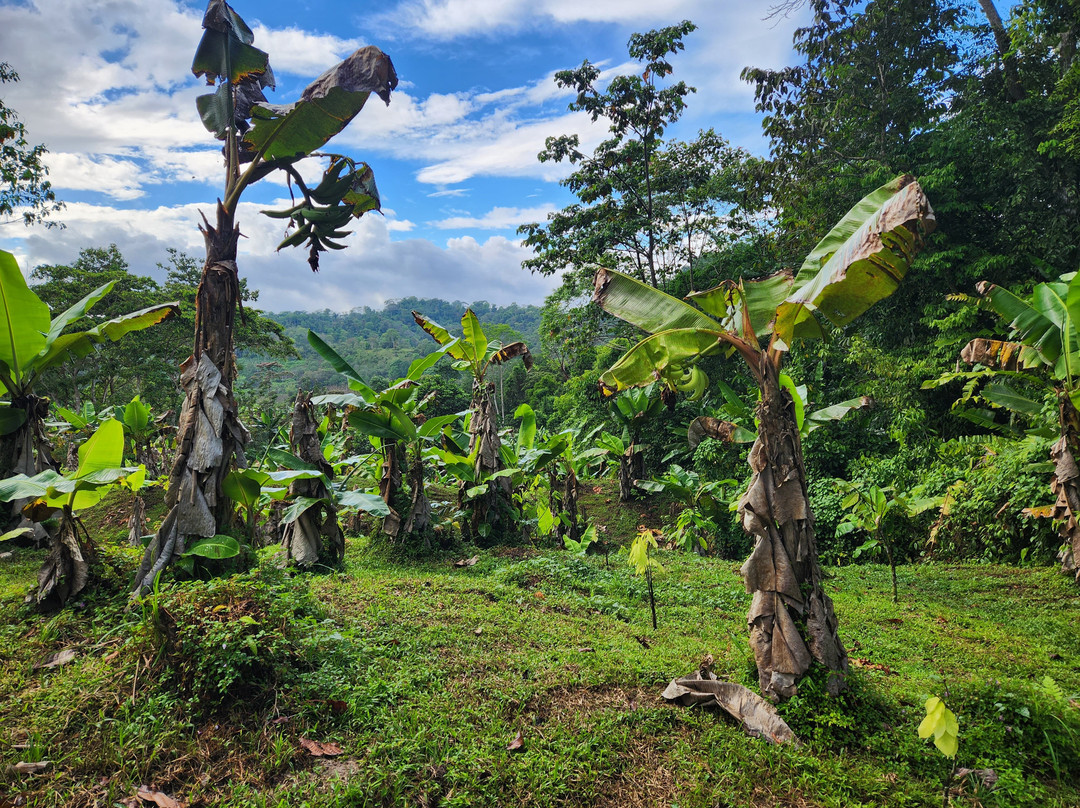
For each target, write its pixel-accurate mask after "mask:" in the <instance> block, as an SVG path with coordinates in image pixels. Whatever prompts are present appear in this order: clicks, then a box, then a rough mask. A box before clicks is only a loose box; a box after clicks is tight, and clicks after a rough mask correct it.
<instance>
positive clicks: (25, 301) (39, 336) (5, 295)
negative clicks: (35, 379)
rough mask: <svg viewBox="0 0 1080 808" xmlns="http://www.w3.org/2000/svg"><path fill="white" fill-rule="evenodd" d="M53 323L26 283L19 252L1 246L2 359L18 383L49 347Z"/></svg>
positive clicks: (0, 343) (0, 333)
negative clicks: (39, 355)
mask: <svg viewBox="0 0 1080 808" xmlns="http://www.w3.org/2000/svg"><path fill="white" fill-rule="evenodd" d="M50 323H51V317H50V314H49V307H48V306H47V305H45V303H44V302H43V301H42V300H41V298H39V297H38V296H37V295H36V294H34V292H33V291H32V290H31V289H30V287H29V286H27V285H26V278H24V277H23V274H22V270H20V269H19V265H18V263H17V262H16V261H15V256H13V255H12V254H11V253H9V252H5V251H4V250H0V362H3V363H4V365H5V366H6V367H7V368H8V369H9V370H10V373H11V377H12V381H14V382H15V383H16V384H19V383H20V382H21V381H22V379H23V377H24V376H25V375H26V373H27V365H29V364H30V363H31V362H32V361H33V358H34V357H35V356H36V355H37V354H38V353H40V352H41V351H42V349H44V348H45V345H46V337H45V335H46V333H48V331H49V326H50ZM9 392H14V391H9Z"/></svg>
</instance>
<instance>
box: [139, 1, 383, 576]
mask: <svg viewBox="0 0 1080 808" xmlns="http://www.w3.org/2000/svg"><path fill="white" fill-rule="evenodd" d="M202 25H203V36H202V39H201V41H200V42H199V45H198V48H197V49H196V52H195V58H194V60H193V61H192V65H191V71H192V73H194V74H195V75H196V76H199V77H202V78H205V79H206V82H207V84H208V85H210V86H216V89H215V90H214V91H213V92H212V93H208V94H205V95H201V96H199V97H198V98H197V99H196V100H195V103H196V107H197V108H198V112H199V116H200V118H201V119H202V122H203V124H204V126H205V127H206V128H207V130H208V131H209V132H210V133H211V134H213V136H214V137H215V138H217V139H218V140H221V141H223V142H224V148H223V152H224V156H225V161H224V163H225V173H224V189H223V193H222V194H221V196H220V197H219V201H218V204H217V209H216V221H215V223H214V224H211V223H210V220H209V219H207V218H206V216H205V215H204V216H203V225H202V227H201V230H202V233H203V237H204V240H205V242H206V262H205V263H204V265H203V272H202V278H201V281H200V283H199V288H198V294H197V295H196V298H195V339H194V346H193V349H192V355H191V357H190V358H189V359H188V360H186V361H185V362H184V363H183V364H182V365H181V377H180V379H181V384H182V385H183V388H184V392H185V398H184V406H183V409H182V411H181V414H180V421H179V426H178V429H177V436H176V445H177V453H176V455H175V457H174V459H173V466H172V472H171V474H170V482H169V488H168V495H167V498H166V506H167V507H168V509H169V513H170V514H171V515H172V516H173V517H174V518H170V519H166V520H165V521H164V522H163V523H162V528H163V529H165V528H167V532H163V531H162V530H159V531H158V533H157V535H156V536H155V537H154V539H153V540H152V541H151V542H150V544H149V545H148V546H147V548H146V553H145V555H144V557H143V561H142V564H141V566H140V573H141V574H140V575H139V576H138V577H137V580H138V581H139V582H140V583H139V584H138V585H139V586H140V587H149V585H150V583H152V581H153V578H152V577H151V576H150V571H151V570H152V569H154V568H156V567H158V566H159V564H158V562H159V560H160V559H162V558H164V559H165V560H164V563H165V564H166V565H168V564H169V563H171V561H172V560H173V559H174V558H175V557H177V553H176V549H177V547H179V546H182V545H183V543H184V541H185V539H184V537H185V536H212V535H215V534H217V533H218V532H219V531H220V529H221V528H222V527H223V526H224V525H225V524H226V523H227V520H228V519H229V517H230V514H231V512H232V505H231V504H230V503H229V501H228V497H227V496H226V495H225V493H224V491H223V490H222V480H223V479H224V478H225V476H226V474H227V473H228V472H229V467H230V465H231V463H232V461H233V458H234V457H236V458H237V459H238V461H239V463H240V465H243V455H244V445H245V444H246V442H247V439H248V433H247V430H246V429H245V428H244V426H243V424H242V423H241V422H240V417H239V411H238V409H237V404H236V400H235V398H234V397H233V384H232V380H233V379H234V378H235V377H236V357H235V355H234V351H233V333H234V321H235V318H236V310H237V306H238V303H239V291H240V276H239V270H238V268H237V264H236V258H237V240H238V238H239V236H240V228H239V226H238V225H237V223H236V210H237V206H238V205H239V203H240V199H241V197H242V195H243V194H244V192H245V191H246V190H247V189H248V188H250V187H251V186H253V185H255V184H256V183H257V182H259V181H260V180H262V179H263V178H264V177H267V176H269V175H270V174H273V173H275V172H280V175H283V177H282V178H283V179H284V180H285V181H286V182H287V183H288V185H289V188H290V192H291V193H293V200H294V204H292V205H290V206H289V207H288V208H285V209H284V210H280V211H266V212H267V213H269V215H271V216H276V217H278V218H281V219H283V220H287V221H288V222H289V228H295V230H293V231H292V232H291V233H289V232H287V233H286V236H285V238H284V240H283V241H282V242H281V244H280V245H278V249H284V248H286V247H301V246H303V247H307V248H308V264H309V265H310V266H311V269H312V270H318V268H319V256H320V254H321V253H323V252H325V251H326V250H328V249H341V248H343V246H344V245H343V244H341V241H340V239H341V238H343V237H344V236H345V235H347V231H346V230H344V229H343V228H344V226H345V225H346V224H347V223H348V222H351V221H352V220H354V219H357V218H359V217H360V216H362V215H364V214H365V213H367V212H369V211H372V210H379V207H380V203H379V195H378V191H377V189H376V187H375V182H374V179H373V177H372V173H371V169H370V168H369V167H368V166H367V165H366V164H364V163H361V162H357V161H355V160H353V159H352V158H351V157H347V156H345V155H340V154H323V156H324V157H325V158H326V159H328V160H329V163H328V166H327V168H326V169H325V170H324V171H323V173H322V176H321V177H320V179H319V181H318V182H311V183H310V184H309V183H308V182H307V180H306V179H305V178H304V176H303V174H302V173H301V171H300V164H301V162H302V161H304V160H306V159H307V158H308V157H311V156H315V155H316V152H318V151H319V150H320V149H322V148H323V146H325V145H326V143H327V142H328V141H329V140H330V139H331V138H333V137H334V136H336V135H337V134H339V133H340V132H341V131H342V130H343V129H345V127H346V126H348V125H349V123H350V122H351V121H352V120H353V118H355V117H356V115H357V114H358V113H359V112H360V110H361V109H363V107H364V105H365V104H366V103H367V100H368V98H369V97H370V96H371V94H372V93H375V94H376V95H378V96H379V97H380V98H382V99H383V101H385V102H386V103H387V104H389V103H390V93H391V91H392V90H393V89H394V88H395V87H396V86H397V82H398V80H397V74H396V72H395V71H394V65H393V63H392V62H391V61H390V58H389V57H388V56H387V55H386V54H384V53H383V52H382V51H381V50H379V49H378V48H376V47H374V46H370V45H369V46H366V47H363V48H360V49H359V50H357V51H355V52H354V53H353V54H351V55H350V56H349V57H347V58H346V59H345V60H343V61H342V62H340V63H338V64H337V65H335V66H333V67H331V68H330V69H329V70H327V71H326V72H325V73H323V74H322V75H321V76H319V78H317V79H316V80H315V81H313V82H312V83H311V84H309V85H308V86H307V87H306V88H305V89H304V91H303V92H302V93H301V94H300V97H299V98H298V99H297V100H296V101H294V102H293V103H291V104H270V103H268V102H267V99H266V96H265V95H264V93H263V91H264V90H267V89H273V88H274V86H275V80H274V73H273V71H272V70H271V68H270V60H269V56H268V55H267V53H266V52H265V51H262V50H259V49H258V48H256V47H255V46H254V45H253V42H254V38H255V37H254V34H253V33H252V31H251V29H250V28H249V27H248V25H247V23H245V22H244V20H243V19H242V18H241V17H240V15H239V14H237V13H236V11H234V10H233V8H232V7H231V6H230V5H229V4H228V3H226V2H225V1H224V0H209V2H208V3H207V6H206V13H205V14H204V16H203V22H202ZM297 192H299V194H300V196H301V197H302V200H301V201H296V197H295V195H296V193H297Z"/></svg>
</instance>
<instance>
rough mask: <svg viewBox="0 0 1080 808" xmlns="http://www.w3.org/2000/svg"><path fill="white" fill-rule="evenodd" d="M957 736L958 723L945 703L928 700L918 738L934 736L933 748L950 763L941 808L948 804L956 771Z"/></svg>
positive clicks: (933, 697)
mask: <svg viewBox="0 0 1080 808" xmlns="http://www.w3.org/2000/svg"><path fill="white" fill-rule="evenodd" d="M959 734H960V722H959V721H957V720H956V715H955V714H954V713H953V711H952V710H950V709H949V708H948V707H946V706H945V702H943V701H942V700H941V699H939V698H938V697H937V696H931V697H930V698H928V699H927V700H926V718H924V719H923V720H922V723H921V724H919V737H920V738H922V739H924V740H925V739H926V738H929V737H930V736H931V735H932V736H934V746H936V747H937V748H938V751H940V752H941V754H943V755H944V756H945V757H947V758H949V761H950V765H949V772H948V774H946V775H945V785H944V788H943V794H942V798H941V805H942V808H946V807H947V806H948V804H949V786H950V785H951V784H952V779H953V774H954V772H955V771H956V751H957V749H958V748H959V747H960V741H959Z"/></svg>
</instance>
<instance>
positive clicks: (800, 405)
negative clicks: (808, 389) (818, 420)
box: [780, 373, 806, 432]
mask: <svg viewBox="0 0 1080 808" xmlns="http://www.w3.org/2000/svg"><path fill="white" fill-rule="evenodd" d="M780 386H781V387H783V388H784V389H785V390H787V391H788V393H790V394H791V400H792V402H793V403H794V404H795V426H796V427H797V428H798V430H799V431H800V432H802V428H803V418H804V417H805V415H806V405H805V403H804V402H803V390H800V388H798V387H796V386H795V382H794V381H792V378H791V377H790V376H788V375H787V374H786V373H781V374H780ZM803 389H805V388H803Z"/></svg>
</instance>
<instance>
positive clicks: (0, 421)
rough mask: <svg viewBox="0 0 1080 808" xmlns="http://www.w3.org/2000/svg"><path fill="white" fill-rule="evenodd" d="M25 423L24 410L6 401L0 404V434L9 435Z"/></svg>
mask: <svg viewBox="0 0 1080 808" xmlns="http://www.w3.org/2000/svg"><path fill="white" fill-rule="evenodd" d="M25 423H26V410H24V409H22V408H21V407H12V406H11V405H10V404H7V403H6V402H5V403H4V404H2V405H0V435H10V434H11V433H12V432H14V431H15V430H16V429H18V428H19V427H21V426H22V425H23V424H25Z"/></svg>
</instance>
